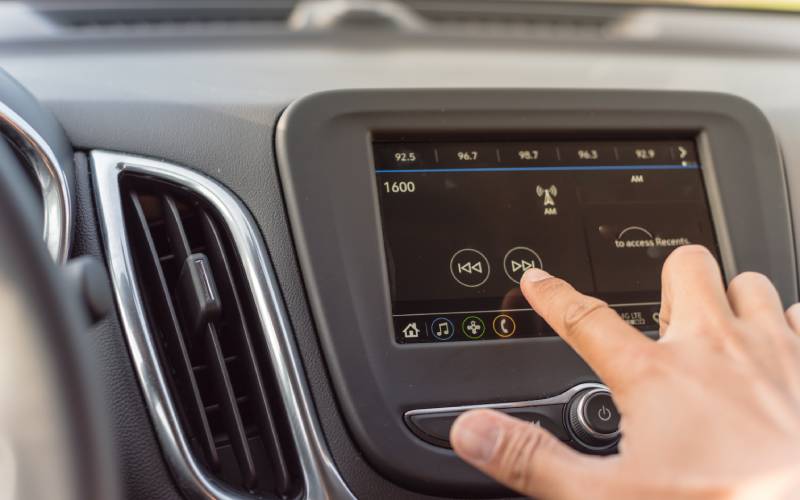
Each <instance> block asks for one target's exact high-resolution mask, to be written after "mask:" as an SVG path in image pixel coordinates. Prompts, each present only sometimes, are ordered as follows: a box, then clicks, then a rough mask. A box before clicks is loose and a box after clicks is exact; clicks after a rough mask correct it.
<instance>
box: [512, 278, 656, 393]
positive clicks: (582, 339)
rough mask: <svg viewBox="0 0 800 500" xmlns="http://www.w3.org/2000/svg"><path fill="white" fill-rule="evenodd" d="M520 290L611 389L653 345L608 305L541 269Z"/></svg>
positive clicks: (625, 376) (524, 282)
mask: <svg viewBox="0 0 800 500" xmlns="http://www.w3.org/2000/svg"><path fill="white" fill-rule="evenodd" d="M520 286H521V287H522V293H523V294H524V295H525V298H526V299H527V300H528V302H529V303H530V304H531V307H533V309H534V310H535V311H536V312H537V313H538V314H539V315H540V316H541V317H542V318H543V319H544V320H545V321H546V322H547V323H548V324H549V325H550V326H552V327H553V329H554V330H555V331H556V333H558V335H559V336H561V338H562V339H564V341H565V342H566V343H567V344H569V345H570V347H572V348H573V349H575V351H576V352H577V353H578V355H580V357H581V358H583V359H584V361H586V363H588V364H589V366H590V367H591V368H592V369H593V370H594V371H595V372H596V373H597V374H598V375H599V376H600V378H601V379H602V380H603V381H604V382H605V383H606V384H607V385H608V386H609V387H610V388H611V389H612V391H613V390H614V388H615V387H620V385H621V384H622V383H623V382H624V380H625V379H627V378H628V377H629V376H630V367H631V366H632V363H633V362H635V361H638V360H639V359H640V358H641V356H642V355H643V354H645V351H646V350H648V349H649V348H650V347H652V345H653V341H652V340H650V339H648V338H647V337H645V336H644V335H642V334H641V333H640V332H639V330H637V329H635V328H634V327H632V326H631V325H629V324H628V323H627V322H625V321H624V320H623V319H622V318H620V316H619V314H617V312H616V311H614V310H613V309H611V308H610V307H608V304H606V303H605V302H603V301H601V300H599V299H596V298H593V297H589V296H586V295H583V294H582V293H580V292H578V291H577V290H575V289H574V288H573V287H572V286H571V285H570V284H569V283H567V282H566V281H564V280H561V279H558V278H554V277H552V276H551V275H550V274H548V273H547V272H546V271H544V270H542V269H535V268H534V269H530V270H529V271H527V272H526V273H525V275H524V276H523V278H522V280H521V282H520Z"/></svg>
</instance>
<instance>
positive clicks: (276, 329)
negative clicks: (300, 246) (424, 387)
mask: <svg viewBox="0 0 800 500" xmlns="http://www.w3.org/2000/svg"><path fill="white" fill-rule="evenodd" d="M90 160H91V171H92V178H93V182H94V190H95V196H96V201H97V210H98V215H99V219H100V228H101V233H102V238H103V245H104V248H105V253H106V259H107V261H108V267H109V271H110V274H111V281H112V284H113V288H114V298H115V300H116V303H117V308H118V312H119V317H120V321H121V323H122V327H123V330H124V332H125V336H126V338H127V341H128V347H129V349H130V351H131V357H132V360H133V364H134V366H135V369H136V372H137V376H138V378H139V383H140V384H141V386H142V391H143V393H144V397H145V401H146V402H147V406H148V409H149V411H150V416H151V418H152V420H153V422H154V424H155V429H156V433H157V435H158V438H159V440H160V442H161V446H162V449H163V451H164V455H165V458H166V460H167V462H168V464H169V466H170V468H171V469H172V473H173V476H174V477H175V479H176V481H177V483H178V486H179V487H180V488H181V489H182V490H183V491H184V493H186V494H187V495H188V496H190V497H192V498H205V499H207V498H219V499H234V498H252V497H249V496H248V495H243V494H241V493H240V492H237V491H234V490H233V489H231V488H229V487H228V486H226V485H224V484H222V483H221V482H220V481H219V480H217V479H216V478H214V477H212V476H210V475H209V474H207V473H206V472H205V470H204V469H203V468H202V466H201V465H200V463H199V462H198V460H197V459H196V458H195V456H194V454H193V452H192V450H191V446H190V444H189V442H188V440H187V438H186V434H185V432H184V430H183V429H182V426H181V423H180V420H179V418H178V414H177V410H176V407H175V405H174V403H173V401H172V398H171V397H170V395H169V390H168V387H167V381H166V378H165V375H164V372H163V368H162V366H161V365H160V363H159V362H158V359H159V358H158V354H157V351H156V344H155V342H154V339H153V334H152V332H151V331H150V329H149V327H148V322H147V319H146V318H147V316H146V313H145V309H144V304H143V302H142V298H141V296H140V294H139V289H138V286H137V283H136V278H135V276H136V273H135V271H134V267H133V260H132V255H131V250H130V247H129V245H128V242H127V233H126V230H125V223H124V220H123V211H122V199H121V194H120V185H119V176H120V174H122V173H123V172H125V173H134V174H138V175H144V176H150V177H153V178H157V179H161V180H164V181H167V182H170V183H173V184H176V185H179V186H183V187H185V188H186V189H188V190H190V191H192V192H193V193H194V194H196V195H198V196H200V197H202V198H204V199H205V200H206V201H207V202H208V203H209V204H210V205H211V206H212V207H213V208H214V209H215V210H216V211H217V212H218V214H219V215H220V218H221V219H222V220H223V221H224V222H225V224H227V226H228V229H229V230H230V233H231V237H232V239H233V243H234V245H235V246H236V248H237V252H238V253H239V255H240V257H241V259H242V267H243V269H244V273H245V275H246V278H247V281H248V284H249V286H250V288H251V289H252V290H253V291H254V292H255V293H254V295H255V296H254V303H255V307H256V312H257V314H258V319H259V323H260V326H261V329H262V331H263V333H264V336H265V339H264V340H265V343H266V345H267V346H268V347H269V353H268V355H269V357H270V360H271V362H272V365H273V367H274V370H275V377H276V382H277V386H278V390H279V392H280V395H281V398H282V400H283V404H284V407H285V409H286V413H287V417H288V423H289V427H290V429H291V433H292V440H293V444H294V446H295V447H296V450H297V455H298V459H299V462H300V467H301V469H302V473H301V475H302V481H303V496H304V497H305V498H310V499H317V498H342V499H353V498H355V497H354V496H353V494H352V493H351V492H350V490H349V489H348V488H347V485H346V484H345V482H344V480H343V479H342V477H341V476H340V474H339V472H338V470H337V469H336V466H335V464H334V462H333V459H332V457H331V455H330V452H329V450H328V447H327V444H326V443H325V440H324V437H323V435H322V431H321V429H320V426H319V422H318V420H317V416H316V414H315V413H314V410H313V404H312V400H311V396H310V393H309V390H308V385H307V381H306V379H305V375H304V373H303V369H302V364H301V360H300V356H299V353H298V352H297V348H296V346H295V343H294V339H293V334H292V329H291V325H290V323H289V320H288V316H287V313H286V311H285V309H284V306H283V302H282V299H281V296H280V289H279V287H278V285H277V279H276V277H275V273H274V271H273V269H272V265H271V263H270V261H269V258H268V254H267V251H266V248H265V245H264V243H263V240H262V237H261V234H260V232H259V231H258V229H257V226H256V224H255V221H254V220H253V219H252V216H251V215H250V213H249V212H248V211H247V209H246V208H245V207H244V205H243V204H242V202H241V201H240V200H239V199H238V198H237V197H235V196H234V195H233V194H232V193H231V192H230V191H228V190H227V189H226V188H224V187H223V186H221V185H220V184H219V183H217V182H216V181H214V180H212V179H211V178H209V177H206V176H204V175H202V174H200V173H198V172H196V171H193V170H190V169H188V168H185V167H181V166H178V165H173V164H170V163H166V162H162V161H158V160H152V159H147V158H142V157H137V156H131V155H125V154H120V153H113V152H107V151H92V152H91V154H90Z"/></svg>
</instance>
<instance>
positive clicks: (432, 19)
mask: <svg viewBox="0 0 800 500" xmlns="http://www.w3.org/2000/svg"><path fill="white" fill-rule="evenodd" d="M403 3H404V4H406V5H407V6H408V7H409V8H411V9H412V10H414V11H415V12H416V13H417V14H418V15H420V16H421V17H422V18H423V19H425V20H426V21H428V23H430V24H431V25H432V26H435V29H436V30H437V31H441V30H444V31H445V32H461V33H464V32H468V33H471V34H473V35H485V36H492V35H502V36H504V37H508V36H515V35H523V36H530V35H534V36H536V35H541V36H543V37H547V38H552V37H567V38H574V37H578V38H585V37H601V36H603V34H604V33H605V32H606V31H607V30H609V29H611V28H612V27H613V26H614V25H615V24H616V23H617V22H619V21H620V20H621V19H622V18H623V16H624V15H625V14H627V13H629V12H630V11H631V10H632V9H631V7H630V6H623V5H600V4H586V3H573V2H529V1H519V0H495V1H492V2H486V1H485V0H461V1H458V2H453V1H449V0H404V1H403Z"/></svg>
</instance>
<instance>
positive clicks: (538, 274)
mask: <svg viewBox="0 0 800 500" xmlns="http://www.w3.org/2000/svg"><path fill="white" fill-rule="evenodd" d="M552 277H553V276H551V275H550V273H548V272H547V271H545V270H544V269H539V268H538V267H532V268H530V269H528V270H527V271H525V274H523V275H522V281H523V283H536V282H538V281H542V280H546V279H547V278H552Z"/></svg>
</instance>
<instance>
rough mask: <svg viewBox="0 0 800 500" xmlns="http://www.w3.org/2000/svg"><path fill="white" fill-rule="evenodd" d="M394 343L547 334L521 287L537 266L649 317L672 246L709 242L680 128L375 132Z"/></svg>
mask: <svg viewBox="0 0 800 500" xmlns="http://www.w3.org/2000/svg"><path fill="white" fill-rule="evenodd" d="M373 148H374V149H373V151H374V159H375V171H376V175H377V188H378V193H379V198H380V208H381V215H382V226H383V237H384V246H385V250H386V257H387V267H388V271H389V284H390V287H391V299H392V314H393V319H394V327H395V339H396V340H397V342H399V343H450V342H459V341H473V342H474V341H489V340H500V341H502V340H510V339H517V338H531V337H546V336H552V335H554V333H553V332H552V330H551V329H550V328H549V326H548V325H547V324H546V323H544V321H542V320H541V319H540V318H539V317H538V316H537V315H536V314H534V313H533V312H532V311H531V309H530V307H529V306H528V305H527V303H526V302H525V301H524V299H523V297H522V295H521V293H520V291H519V280H520V278H521V276H522V274H523V273H524V272H525V271H526V270H527V269H529V268H531V267H538V268H543V269H545V270H547V271H548V272H550V273H551V274H553V275H556V276H559V277H561V278H564V279H566V280H567V281H569V282H570V283H572V284H573V285H574V286H575V287H576V288H577V289H578V290H580V291H581V292H584V293H587V294H590V295H593V296H595V297H598V298H600V299H602V300H605V301H606V302H608V303H609V305H611V306H612V307H613V308H614V309H616V310H617V311H618V312H619V314H620V315H621V316H622V318H623V319H625V320H626V321H628V322H629V323H630V324H631V325H633V326H635V327H637V328H640V329H642V330H653V329H656V328H657V326H658V311H659V306H660V304H659V299H660V271H661V266H662V264H663V262H664V260H665V258H666V257H667V255H668V254H669V253H670V251H672V250H673V249H674V248H676V247H678V246H680V245H686V244H689V243H697V244H701V245H704V246H706V247H708V248H709V249H711V251H712V252H714V253H715V254H718V249H717V245H716V239H715V235H714V230H713V226H712V222H711V216H710V212H709V207H708V202H707V200H706V193H705V189H704V185H703V178H702V168H701V165H700V161H699V158H698V154H697V149H696V146H695V144H694V142H693V141H692V140H685V139H677V140H661V139H659V140H649V139H645V140H632V141H619V140H613V141H612V140H585V141H580V140H568V141H536V140H531V141H526V140H514V141H485V140H477V141H472V140H461V141H453V142H445V141H430V140H403V141H376V142H375V143H374V145H373Z"/></svg>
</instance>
